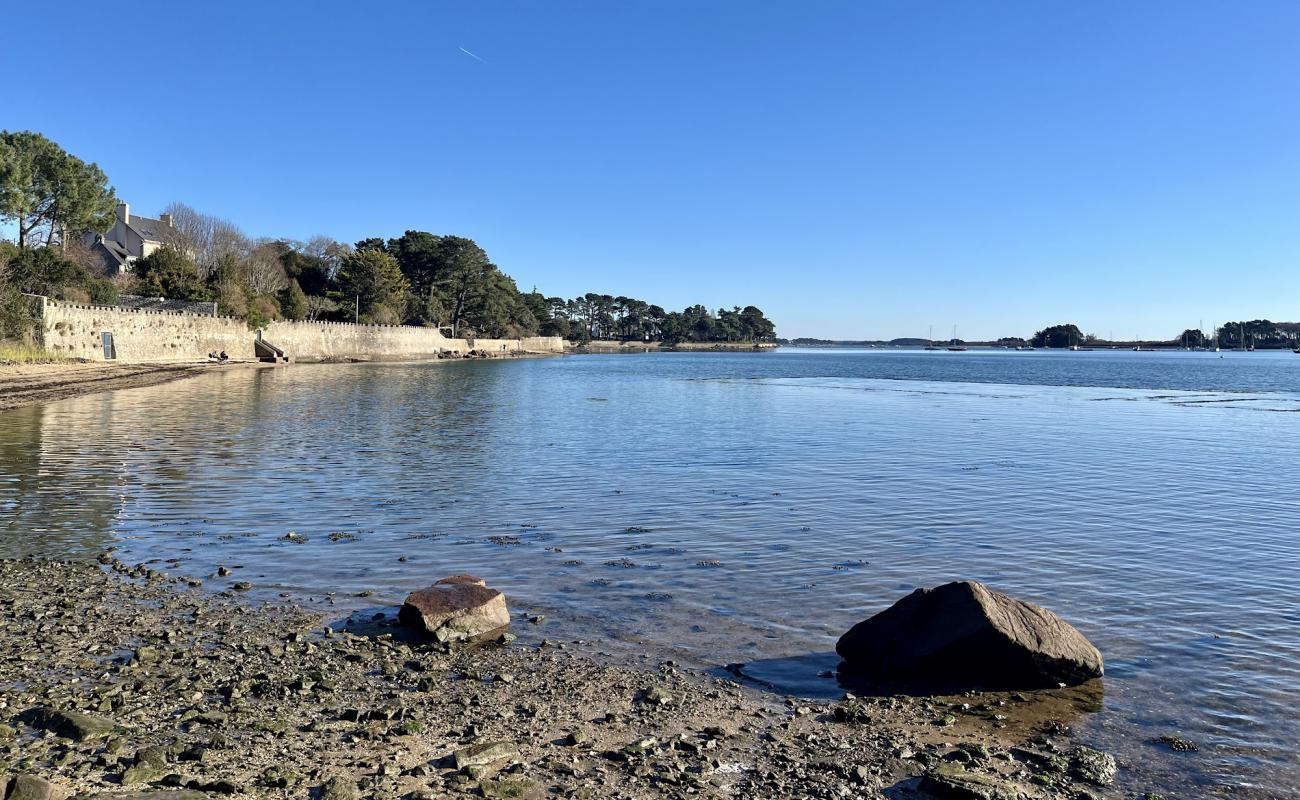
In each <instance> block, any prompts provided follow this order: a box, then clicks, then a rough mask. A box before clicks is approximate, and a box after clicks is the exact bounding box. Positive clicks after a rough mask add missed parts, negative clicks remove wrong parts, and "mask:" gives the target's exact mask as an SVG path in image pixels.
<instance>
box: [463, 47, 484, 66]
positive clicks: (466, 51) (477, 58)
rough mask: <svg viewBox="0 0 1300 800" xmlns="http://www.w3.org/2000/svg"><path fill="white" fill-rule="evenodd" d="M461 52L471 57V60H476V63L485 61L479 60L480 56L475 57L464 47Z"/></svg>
mask: <svg viewBox="0 0 1300 800" xmlns="http://www.w3.org/2000/svg"><path fill="white" fill-rule="evenodd" d="M460 51H461V52H462V53H464V54H465V55H467V56H469V57H470V58H472V59H474V60H475V61H483V59H481V58H479V57H478V56H476V55H474V54H473V53H471V52H470V51H468V50H466V49H465V48H463V47H462V48H460ZM483 63H484V64H486V63H487V62H486V61H483Z"/></svg>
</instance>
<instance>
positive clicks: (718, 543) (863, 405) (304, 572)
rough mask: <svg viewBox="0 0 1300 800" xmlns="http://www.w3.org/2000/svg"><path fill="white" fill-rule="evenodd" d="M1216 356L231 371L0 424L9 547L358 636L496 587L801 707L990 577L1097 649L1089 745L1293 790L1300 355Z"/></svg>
mask: <svg viewBox="0 0 1300 800" xmlns="http://www.w3.org/2000/svg"><path fill="white" fill-rule="evenodd" d="M1222 355H1223V356H1224V357H1222V358H1220V357H1219V354H1213V353H1131V352H1118V353H1112V352H1093V353H1046V352H1037V353H1014V352H988V353H982V352H977V351H971V352H968V353H947V352H938V353H924V352H915V351H913V352H906V351H888V352H846V351H812V352H800V351H794V350H783V351H780V352H776V353H762V354H749V353H741V354H712V353H709V354H673V353H665V354H655V355H641V356H575V357H566V358H554V359H545V360H519V361H500V362H490V363H478V362H475V363H441V364H373V365H347V366H342V365H320V366H306V365H303V366H298V365H295V366H291V367H288V368H280V369H265V370H249V371H236V372H220V373H214V374H212V375H211V376H208V377H203V378H198V379H194V380H190V381H185V382H181V383H176V384H170V385H165V386H159V387H151V388H144V389H133V390H128V391H121V392H116V393H109V394H103V395H97V396H91V397H84V398H76V399H71V400H65V401H60V402H55V403H50V404H47V405H44V406H37V407H30V408H25V409H18V410H15V411H10V412H4V413H0V552H3V553H4V554H8V555H12V554H15V553H38V554H44V555H88V554H94V553H97V552H99V551H100V550H102V549H103V548H105V547H107V546H110V545H116V546H118V547H119V548H120V549H121V552H122V556H123V558H125V559H127V560H129V561H139V560H150V559H157V560H162V561H167V560H171V559H175V560H176V561H175V562H173V563H172V565H171V566H169V567H168V569H170V570H171V571H173V572H177V573H183V574H191V575H205V576H206V575H209V574H211V573H212V572H213V570H214V569H215V568H216V566H217V565H218V564H227V565H232V566H234V565H238V566H239V567H240V568H239V569H237V570H235V576H234V577H232V578H230V579H229V580H232V581H233V580H248V581H251V582H253V583H254V585H255V586H256V587H257V589H256V590H255V593H256V592H260V593H261V594H262V595H263V596H265V597H268V598H270V597H275V596H276V595H278V594H280V593H288V594H289V595H290V596H292V597H294V598H297V599H299V600H302V601H304V602H311V603H322V602H325V601H324V598H325V596H326V594H327V593H331V592H332V593H335V603H336V608H337V609H338V613H339V614H340V616H343V615H345V614H346V613H347V612H349V611H351V610H354V609H356V608H359V607H361V606H362V605H368V606H385V605H391V604H396V603H398V602H400V601H401V599H402V597H403V596H404V594H405V593H406V592H407V591H408V590H409V589H411V588H415V587H419V586H421V585H423V584H425V583H427V582H429V580H430V579H431V578H436V577H440V576H442V575H445V574H447V573H451V572H460V571H471V572H475V573H479V574H482V575H484V576H485V577H487V578H489V579H490V581H491V583H492V584H493V585H495V586H498V587H500V588H502V589H504V590H505V591H506V592H507V593H508V594H509V595H510V598H511V602H512V606H513V608H514V609H515V611H516V612H517V613H520V612H522V613H544V614H546V615H547V617H548V621H547V622H546V623H545V624H544V625H542V626H540V627H538V628H533V626H527V625H525V626H522V627H524V628H528V630H525V631H521V632H522V633H524V634H525V635H532V636H534V637H538V636H542V635H545V636H549V637H551V638H553V639H576V638H583V639H586V640H588V641H593V642H595V643H596V644H595V645H594V646H595V647H596V648H597V649H601V650H603V651H606V652H609V653H612V654H615V655H616V656H619V657H635V656H637V655H638V654H640V653H648V654H650V655H652V656H654V657H673V658H676V659H677V660H679V661H683V662H686V663H689V664H693V665H696V666H700V667H712V666H717V665H721V664H725V663H728V662H736V661H760V662H763V664H765V665H766V666H767V668H768V672H769V674H770V675H772V676H773V677H774V679H775V680H777V682H778V683H781V682H783V681H787V680H788V681H789V684H788V685H783V688H787V689H793V688H797V689H798V690H800V691H833V690H834V689H835V687H834V684H833V681H829V680H826V679H819V678H817V677H816V672H817V671H818V670H820V669H823V668H824V667H825V664H824V663H823V662H825V661H826V660H827V659H826V658H825V656H824V655H823V656H817V657H813V658H801V657H805V656H808V655H809V654H825V653H827V652H828V651H830V650H831V648H832V647H833V645H834V641H835V639H836V637H837V636H838V635H839V634H840V633H842V632H843V631H844V630H845V629H847V628H848V627H849V626H850V625H852V624H853V623H854V622H857V621H858V620H860V619H862V618H864V617H865V616H867V615H868V614H870V613H872V612H874V611H876V610H879V609H880V608H882V607H884V606H885V605H887V604H889V603H890V602H892V601H893V600H895V599H897V598H898V597H899V596H901V595H902V594H904V593H906V592H908V591H910V590H911V589H912V588H913V587H915V586H926V585H933V584H936V583H940V582H943V581H947V580H952V579H957V578H973V579H978V580H982V581H985V582H987V583H989V584H991V585H993V586H995V587H997V588H999V589H1002V590H1005V591H1007V592H1010V593H1012V594H1014V595H1016V596H1019V597H1022V598H1024V599H1027V600H1031V601H1035V602H1039V603H1041V604H1043V605H1046V606H1048V607H1050V608H1052V609H1054V610H1056V611H1058V612H1059V613H1061V614H1062V615H1064V616H1065V617H1066V618H1067V619H1069V620H1071V621H1072V622H1074V623H1075V624H1076V625H1077V626H1078V627H1079V628H1080V629H1081V630H1083V631H1084V633H1085V634H1087V635H1088V636H1089V637H1090V638H1091V639H1092V640H1093V641H1094V642H1095V643H1096V644H1097V645H1098V646H1099V647H1100V648H1101V650H1102V651H1103V653H1104V654H1105V655H1106V659H1107V678H1106V680H1105V701H1104V707H1103V710H1102V711H1101V712H1099V713H1095V714H1090V715H1087V716H1085V717H1083V718H1081V719H1079V720H1077V721H1076V724H1077V727H1078V729H1079V731H1080V734H1081V735H1082V736H1083V737H1084V738H1086V739H1089V740H1092V741H1095V742H1097V743H1098V744H1100V745H1102V746H1106V747H1111V748H1114V749H1116V750H1118V751H1119V752H1120V754H1121V758H1122V760H1123V761H1124V762H1125V763H1126V764H1127V765H1129V766H1133V767H1137V768H1138V769H1137V770H1135V771H1134V772H1136V773H1137V775H1138V777H1137V778H1134V777H1132V775H1133V773H1132V772H1131V773H1130V778H1129V780H1130V782H1132V783H1133V785H1135V786H1143V787H1146V788H1150V785H1151V784H1152V783H1153V782H1154V783H1155V784H1157V785H1164V786H1169V787H1174V788H1175V789H1177V790H1179V791H1180V792H1181V793H1182V794H1180V796H1193V795H1196V794H1198V793H1200V792H1202V791H1204V792H1207V793H1209V792H1213V793H1216V794H1217V793H1219V792H1221V791H1226V787H1229V786H1255V787H1264V788H1262V789H1258V788H1257V789H1255V791H1256V792H1263V794H1262V795H1256V796H1274V795H1275V796H1279V797H1296V796H1300V792H1298V791H1297V789H1296V787H1297V786H1300V765H1298V764H1297V756H1296V754H1295V749H1294V748H1295V744H1294V743H1295V741H1296V740H1297V738H1300V723H1298V722H1297V714H1298V712H1300V708H1298V706H1300V700H1298V699H1297V698H1300V555H1297V547H1296V537H1297V534H1296V528H1297V522H1300V494H1297V490H1296V486H1297V481H1298V480H1300V473H1298V472H1297V461H1298V460H1297V456H1300V414H1296V413H1295V412H1296V411H1300V380H1298V379H1297V376H1300V356H1295V355H1292V354H1291V353H1289V352H1284V353H1252V354H1245V353H1225V354H1222ZM289 531H295V532H297V533H298V534H300V535H301V536H302V537H305V538H306V539H307V541H306V542H305V543H301V544H300V543H294V542H292V541H288V540H285V539H284V538H283V537H284V535H285V534H286V533H287V532H289ZM399 558H405V560H399ZM226 582H227V581H226V579H216V578H213V579H210V580H209V581H208V583H207V585H209V586H211V587H214V588H222V587H223V586H224V585H225V584H226ZM364 590H371V591H373V592H374V593H375V594H374V595H373V596H371V597H368V598H366V599H358V598H356V597H355V595H356V594H357V593H359V592H362V591H364ZM830 663H833V660H831V661H830ZM818 681H822V682H823V683H824V684H826V685H825V686H821V687H819V686H818ZM1166 733H1170V734H1177V735H1180V736H1183V737H1185V738H1189V739H1192V740H1194V741H1196V742H1197V743H1198V744H1200V745H1201V752H1199V753H1194V754H1181V753H1172V752H1170V751H1168V750H1167V749H1164V748H1162V747H1159V746H1156V745H1154V744H1150V740H1151V739H1152V738H1153V737H1156V736H1159V735H1161V734H1166ZM1188 776H1190V777H1188ZM1189 780H1190V781H1191V782H1192V783H1193V784H1195V785H1197V786H1193V787H1191V788H1189V787H1188V784H1187V782H1188V781H1189ZM1213 787H1223V788H1213Z"/></svg>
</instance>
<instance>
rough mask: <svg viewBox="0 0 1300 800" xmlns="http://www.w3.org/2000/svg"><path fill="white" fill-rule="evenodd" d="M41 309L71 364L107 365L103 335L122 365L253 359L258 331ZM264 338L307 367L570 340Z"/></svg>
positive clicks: (318, 329) (41, 305)
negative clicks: (212, 356) (109, 337)
mask: <svg viewBox="0 0 1300 800" xmlns="http://www.w3.org/2000/svg"><path fill="white" fill-rule="evenodd" d="M35 306H36V310H37V311H38V312H39V313H40V315H41V324H40V326H39V331H40V336H41V342H42V344H43V345H44V346H45V347H46V349H49V350H52V351H54V352H56V353H60V354H62V355H66V356H69V357H72V358H84V359H88V360H91V361H103V360H104V347H103V342H102V334H103V333H105V332H107V333H112V334H113V343H114V347H115V348H116V350H117V360H118V361H122V362H150V361H203V360H205V359H206V358H207V357H208V353H219V352H221V351H223V350H224V351H225V352H226V354H227V355H229V356H230V357H231V358H233V359H251V358H254V357H255V354H254V352H253V342H254V341H255V340H256V338H257V333H256V331H252V330H249V328H248V325H247V324H246V323H245V322H244V321H243V320H239V319H233V318H231V317H212V316H204V315H200V314H189V313H178V312H167V311H162V312H160V311H136V310H127V309H122V308H117V307H115V306H87V305H79V304H74V303H64V302H60V301H55V300H50V299H47V298H35ZM262 337H263V338H264V339H266V341H268V342H270V343H271V344H273V345H275V346H276V347H279V348H280V349H281V350H283V351H284V352H285V353H286V354H287V355H288V356H289V357H290V358H292V359H294V360H301V361H313V360H321V359H335V358H338V359H343V358H359V359H384V358H417V357H420V356H432V355H437V354H438V353H440V352H444V351H446V352H457V353H461V354H464V353H468V352H469V351H470V350H478V351H480V352H483V351H486V352H489V353H493V354H500V353H516V352H529V353H562V352H564V340H563V339H561V338H560V337H558V336H534V337H530V338H527V339H470V340H466V339H449V338H447V337H445V336H443V335H442V333H441V332H439V331H438V329H437V328H419V327H413V326H407V325H354V324H352V323H350V322H287V321H278V322H272V323H269V324H268V325H267V326H266V328H265V330H264V331H263V333H262Z"/></svg>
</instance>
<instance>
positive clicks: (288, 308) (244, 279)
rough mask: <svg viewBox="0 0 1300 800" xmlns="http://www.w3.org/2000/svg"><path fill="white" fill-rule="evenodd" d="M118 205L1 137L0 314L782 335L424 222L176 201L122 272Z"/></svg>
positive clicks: (504, 333) (597, 333) (65, 164)
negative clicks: (70, 312)
mask: <svg viewBox="0 0 1300 800" xmlns="http://www.w3.org/2000/svg"><path fill="white" fill-rule="evenodd" d="M116 205H117V199H116V196H115V193H114V190H113V188H112V187H111V186H109V185H108V180H107V176H105V174H104V173H103V171H102V170H100V169H99V167H98V166H96V165H95V164H87V163H85V162H83V161H81V160H79V159H77V158H76V157H74V156H72V155H70V154H68V153H66V152H64V151H63V150H62V148H60V147H59V146H58V145H57V144H55V143H54V142H51V141H50V140H49V139H47V138H45V137H44V136H41V135H40V134H36V133H31V132H18V133H11V132H8V131H0V221H4V222H10V223H12V224H14V225H15V227H16V228H17V233H18V236H17V241H16V242H12V243H0V309H4V308H10V307H11V306H12V307H13V308H15V309H16V308H17V307H18V306H20V305H22V304H21V303H19V302H18V301H17V300H15V299H14V297H15V295H16V294H17V293H18V292H27V293H31V294H45V295H49V296H52V297H56V298H60V299H67V300H72V301H79V302H94V303H102V304H112V303H115V302H117V301H118V297H119V296H120V295H122V294H143V295H147V296H154V297H167V298H170V299H177V300H203V301H214V302H216V303H217V307H218V311H219V313H221V314H224V315H228V316H234V317H239V318H242V319H245V320H247V321H248V323H249V325H250V326H253V327H261V326H263V325H265V324H266V323H267V322H269V321H270V320H274V319H290V320H335V321H348V322H352V321H356V322H361V323H373V324H387V325H396V324H408V325H427V326H436V327H439V328H444V329H448V330H449V331H450V332H451V334H452V335H453V336H458V337H465V336H483V337H491V338H498V337H519V336H533V335H551V336H565V337H571V338H575V339H578V340H589V339H592V338H619V339H638V340H642V341H661V342H670V343H671V342H679V341H743V342H747V341H766V340H770V339H772V338H773V337H774V336H775V329H774V326H773V325H772V323H771V322H770V321H769V320H767V319H766V318H765V317H764V316H763V312H762V311H760V310H759V309H758V308H756V307H754V306H746V307H744V308H740V307H738V306H737V307H734V308H732V309H718V310H717V311H716V312H714V311H710V310H709V309H706V308H705V307H704V306H700V305H694V306H690V307H689V308H686V309H684V310H683V311H672V312H669V311H665V310H664V309H663V308H661V307H660V306H657V305H652V304H650V303H648V302H645V301H642V300H636V299H633V298H628V297H622V296H617V297H616V296H611V295H603V294H592V293H588V294H585V295H583V296H582V297H578V298H574V299H572V300H565V299H561V298H557V297H546V296H544V295H542V294H541V293H540V292H538V291H537V290H536V289H533V290H532V291H531V292H527V293H525V292H521V291H520V290H519V288H518V286H517V285H516V283H515V281H514V279H513V278H511V277H510V276H509V275H507V274H506V273H504V272H503V271H502V270H501V269H500V268H499V267H498V266H497V265H496V264H495V263H493V262H492V260H491V258H489V256H488V254H487V253H486V252H485V251H484V250H483V248H482V247H480V246H479V245H478V244H477V243H476V242H474V241H473V240H472V239H468V238H465V237H461V236H451V235H439V234H434V233H430V232H427V231H414V230H411V231H406V232H404V233H403V234H402V235H401V236H398V237H395V238H388V239H385V238H380V237H374V238H367V239H363V240H361V241H359V242H355V243H353V244H348V243H345V242H340V241H337V240H335V239H333V238H331V237H327V236H316V237H313V238H311V239H309V240H306V241H300V240H294V239H288V238H254V237H250V236H248V235H246V234H245V233H244V232H243V231H242V230H241V229H240V228H239V226H238V225H236V224H235V223H234V222H232V221H230V220H227V219H223V218H220V217H217V216H214V215H211V214H206V213H203V212H201V211H199V210H197V209H194V208H192V207H190V206H188V205H185V204H183V203H172V204H170V205H169V206H168V207H167V208H165V209H164V213H166V214H169V215H170V218H171V223H172V227H171V228H170V229H168V230H167V231H166V232H165V234H164V235H165V236H166V238H167V241H165V242H164V243H163V244H164V246H163V247H161V248H160V249H158V250H155V251H154V252H152V253H150V254H149V255H147V256H145V257H144V258H140V259H138V260H136V261H135V262H133V264H132V265H131V269H130V271H129V272H126V273H123V274H121V275H118V276H114V277H113V278H112V279H109V278H108V277H107V276H104V275H101V274H99V270H100V266H99V263H100V262H99V260H98V257H97V256H96V255H95V253H94V252H93V246H94V245H93V242H91V241H90V240H89V238H88V237H87V236H86V234H87V233H88V232H101V233H102V232H104V231H107V230H108V229H109V228H110V227H112V224H113V219H114V216H113V214H114V210H115V208H116ZM5 292H7V293H8V300H5V299H4V298H5V295H4V294H3V293H5ZM5 313H7V312H5ZM14 313H15V315H16V314H17V312H16V311H15V312H14ZM16 318H17V317H16V316H15V319H16ZM14 324H15V325H17V324H20V323H14ZM12 327H14V325H10V328H12ZM12 335H13V334H12V331H11V330H9V328H6V329H3V330H0V336H12Z"/></svg>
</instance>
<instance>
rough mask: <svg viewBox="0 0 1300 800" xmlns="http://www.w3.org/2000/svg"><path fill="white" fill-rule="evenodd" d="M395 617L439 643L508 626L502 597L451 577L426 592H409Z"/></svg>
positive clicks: (462, 577) (463, 578) (473, 580)
mask: <svg viewBox="0 0 1300 800" xmlns="http://www.w3.org/2000/svg"><path fill="white" fill-rule="evenodd" d="M398 618H399V619H400V620H401V621H402V622H403V623H405V624H407V625H412V626H415V627H417V628H421V629H423V630H424V631H426V632H427V633H430V634H432V635H433V637H434V638H435V639H437V640H438V641H440V642H454V641H463V640H465V639H471V638H473V637H475V636H478V635H480V634H483V633H487V632H488V631H492V630H495V629H497V628H502V627H505V626H506V625H509V624H510V611H509V610H508V609H507V608H506V596H505V595H503V594H501V592H499V591H497V590H496V589H489V588H487V585H486V584H485V583H484V582H483V581H482V580H481V579H479V578H475V577H474V576H473V575H453V576H451V577H450V578H443V579H442V580H440V581H438V582H437V583H435V584H434V585H432V586H430V587H429V588H427V589H421V590H419V591H418V592H411V594H410V596H409V597H407V598H406V602H405V603H403V604H402V610H401V611H400V612H399V613H398Z"/></svg>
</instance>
